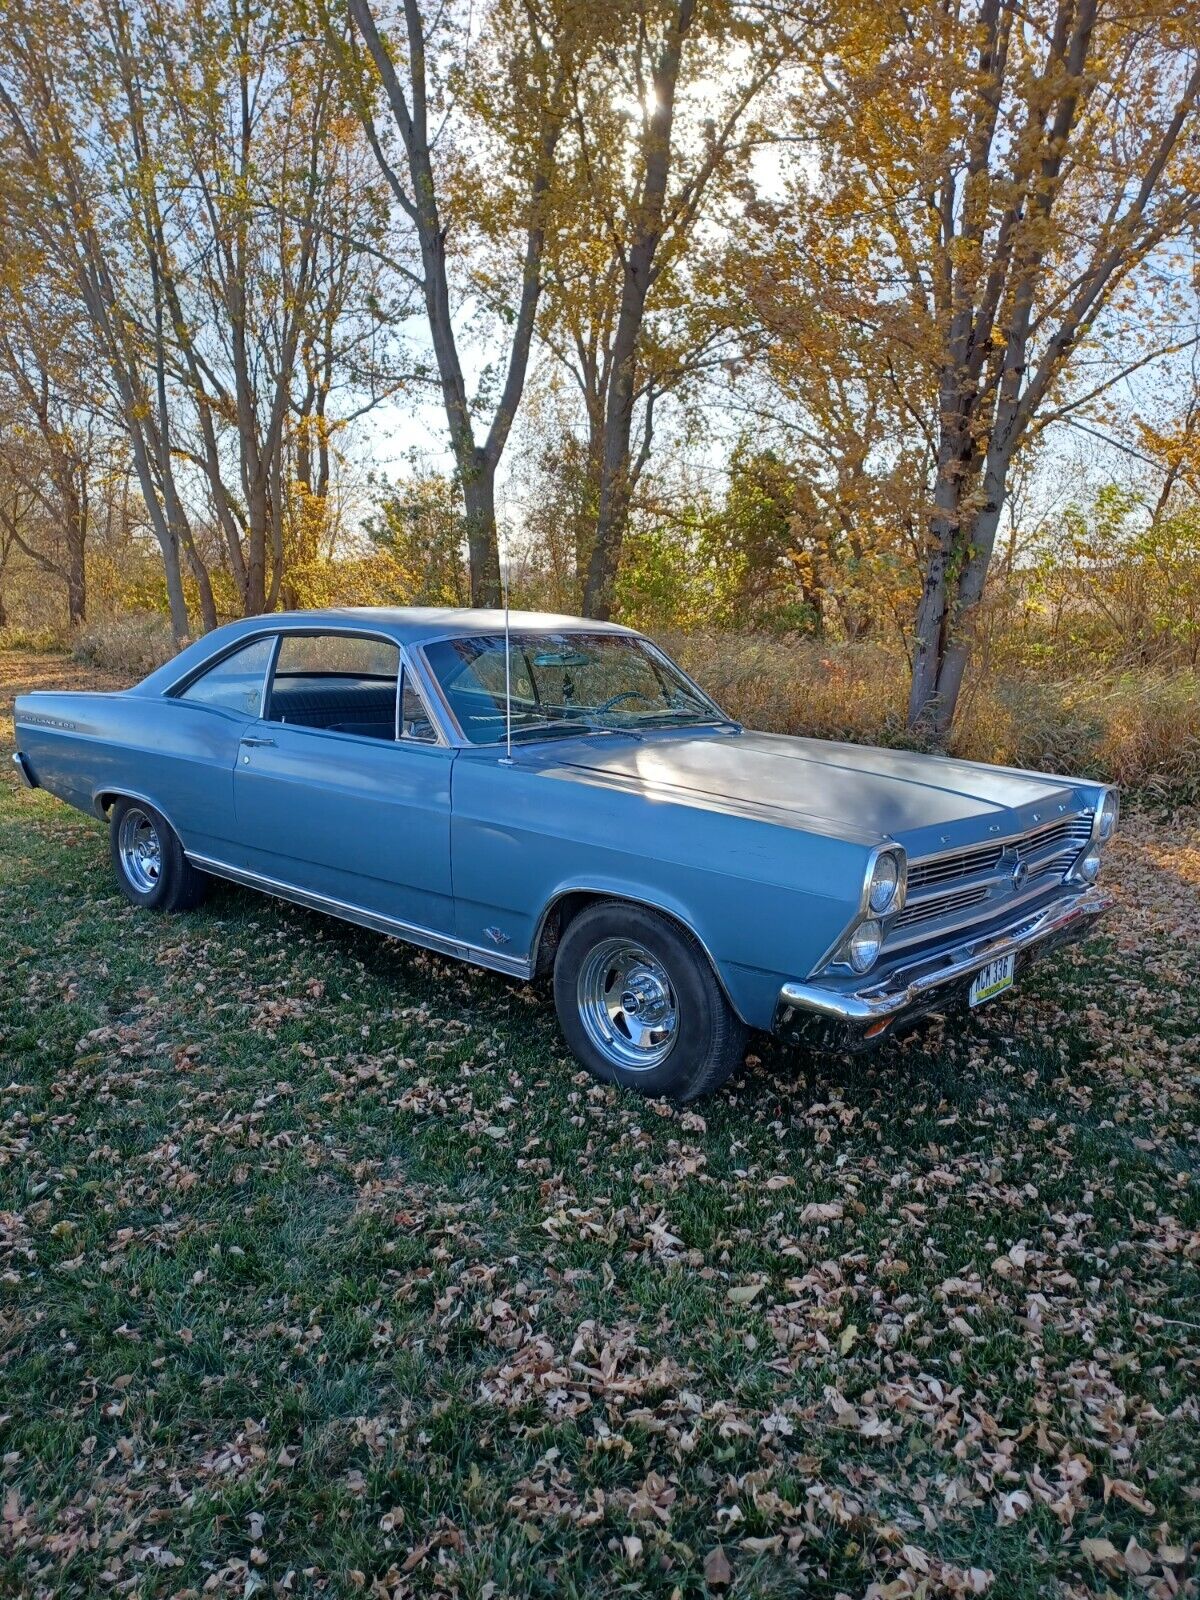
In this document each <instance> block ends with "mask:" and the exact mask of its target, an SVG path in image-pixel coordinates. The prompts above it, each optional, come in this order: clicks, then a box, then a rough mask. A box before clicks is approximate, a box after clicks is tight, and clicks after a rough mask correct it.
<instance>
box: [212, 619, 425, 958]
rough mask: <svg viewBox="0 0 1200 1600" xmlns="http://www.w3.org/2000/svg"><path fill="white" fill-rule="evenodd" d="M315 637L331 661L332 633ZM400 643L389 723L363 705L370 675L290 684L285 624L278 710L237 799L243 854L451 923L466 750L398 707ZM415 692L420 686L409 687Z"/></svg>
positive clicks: (249, 740) (290, 880) (336, 649)
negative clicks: (459, 783) (457, 805)
mask: <svg viewBox="0 0 1200 1600" xmlns="http://www.w3.org/2000/svg"><path fill="white" fill-rule="evenodd" d="M307 637H308V638H309V639H310V640H312V641H315V642H314V643H313V644H311V645H310V646H309V651H310V657H311V659H313V660H317V661H320V660H321V659H322V651H323V650H324V649H325V648H326V647H324V646H323V645H322V644H321V640H322V638H324V637H325V636H321V635H315V634H314V635H309V636H307ZM375 644H376V649H377V653H376V656H375V658H374V659H375V661H376V663H377V662H378V660H379V652H378V645H379V641H375ZM388 645H390V650H391V651H392V652H395V670H394V672H393V676H392V679H391V683H390V688H389V700H388V704H389V707H390V709H389V713H388V720H387V726H386V728H385V727H383V726H382V725H381V722H380V718H379V716H378V713H377V711H376V712H371V711H369V710H368V712H367V714H366V715H365V716H361V717H358V713H357V712H356V710H355V700H356V695H357V694H358V691H359V689H361V688H362V687H363V684H362V683H360V682H357V681H355V680H354V677H353V674H352V673H346V674H343V673H333V674H330V675H329V681H327V682H322V681H320V680H321V674H304V673H301V674H296V675H294V676H293V678H292V680H291V687H290V688H289V689H288V690H287V691H286V693H285V692H284V691H283V690H282V689H281V688H280V685H281V682H283V681H284V679H283V675H282V674H281V668H283V666H284V662H285V651H286V650H287V649H288V648H289V640H288V636H287V635H284V637H283V639H282V641H281V645H280V655H279V660H278V662H277V665H276V670H275V674H274V677H273V681H272V686H271V690H270V692H269V696H268V704H267V706H266V712H267V714H266V716H265V717H262V718H260V719H258V720H257V721H256V722H255V723H254V724H253V725H252V726H249V727H247V728H245V729H244V730H243V733H242V736H241V742H240V749H239V753H238V759H237V766H236V771H235V776H234V805H235V809H236V813H237V827H238V836H239V840H240V842H241V846H242V860H241V861H239V862H237V863H235V864H236V865H238V866H240V867H243V868H244V869H246V870H249V871H250V872H252V873H253V874H255V875H256V876H258V877H260V878H263V879H266V880H269V881H270V882H273V883H275V884H278V885H282V886H286V887H290V888H294V889H298V890H301V891H303V892H304V893H305V894H306V895H308V896H312V897H316V898H317V899H318V900H324V901H329V902H333V903H334V905H336V906H341V907H342V908H348V909H351V910H354V911H358V912H360V913H367V914H370V915H372V916H375V917H378V918H381V919H384V920H385V921H387V922H397V923H403V924H406V925H408V926H411V927H414V928H417V929H428V930H430V931H433V932H436V933H439V934H449V933H450V932H451V931H452V929H453V920H454V919H453V902H452V898H451V878H450V775H451V767H452V764H453V759H454V751H453V749H451V748H450V747H448V746H447V745H445V744H444V743H441V742H439V739H438V735H437V731H436V728H435V727H434V726H433V724H432V723H431V722H430V721H429V720H428V718H427V715H424V714H415V715H412V716H406V717H404V718H399V717H397V714H396V694H397V685H396V677H395V672H398V669H399V651H398V649H397V647H396V646H395V645H394V644H390V641H385V647H386V646H388ZM349 648H350V647H349V646H348V645H347V643H346V639H345V637H344V636H342V637H338V638H337V640H336V643H335V644H334V645H333V646H331V647H329V653H330V658H331V659H336V660H337V661H339V662H340V663H342V664H343V665H344V664H345V662H346V659H347V651H348V650H349ZM375 678H376V679H379V680H380V681H381V675H378V674H376V675H375ZM297 679H300V680H302V685H301V687H300V688H299V689H297V688H296V687H295V685H296V681H297ZM334 680H336V681H334ZM374 683H375V679H373V680H372V681H371V682H369V683H367V684H366V687H367V688H368V689H371V688H372V687H373V686H374ZM415 692H416V691H415V689H414V688H413V687H412V686H410V687H409V695H410V696H411V695H413V694H415ZM358 698H359V699H362V698H363V697H362V696H361V695H360V696H358ZM322 702H323V703H322ZM286 706H291V707H292V709H291V710H290V712H289V711H288V710H286V709H283V708H284V707H286ZM422 710H423V708H422ZM356 717H358V720H356ZM285 718H286V719H287V720H285ZM300 718H305V719H308V720H303V721H302V720H298V719H300ZM317 721H323V723H324V725H322V726H317V725H314V724H315V723H316V722H317ZM356 727H364V728H370V729H371V730H372V731H370V732H357V731H355V729H356ZM397 731H399V732H400V734H401V737H400V738H397V737H396V732H397ZM331 909H333V906H331Z"/></svg>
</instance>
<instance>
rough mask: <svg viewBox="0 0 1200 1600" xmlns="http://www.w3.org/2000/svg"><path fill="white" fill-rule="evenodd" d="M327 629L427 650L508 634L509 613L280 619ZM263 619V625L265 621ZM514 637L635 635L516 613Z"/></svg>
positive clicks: (336, 610)
mask: <svg viewBox="0 0 1200 1600" xmlns="http://www.w3.org/2000/svg"><path fill="white" fill-rule="evenodd" d="M284 619H286V620H287V621H288V622H289V623H297V622H298V623H301V624H302V625H315V626H321V625H322V624H325V623H329V624H340V625H341V626H343V627H360V628H361V627H364V626H366V627H372V628H383V629H385V630H386V631H387V632H388V633H390V634H392V635H393V636H394V637H395V638H397V639H399V640H400V642H401V643H402V644H427V643H429V642H430V641H431V640H433V639H445V638H462V637H465V636H468V635H473V634H489V633H503V632H504V612H503V611H489V610H483V609H476V608H473V607H467V606H336V607H331V608H329V609H328V610H326V611H286V612H281V613H280V614H279V617H278V619H276V618H272V619H270V620H272V621H274V620H279V621H282V620H284ZM262 620H263V619H262V618H259V621H262ZM508 624H509V627H510V629H512V631H513V632H520V633H562V632H577V631H579V630H581V629H585V630H586V631H587V632H589V633H619V634H629V633H632V632H633V631H634V630H633V629H632V628H624V627H622V626H621V625H620V623H617V622H596V621H594V620H592V619H590V618H588V617H569V616H559V615H557V614H556V613H554V612H552V611H510V612H509V613H508Z"/></svg>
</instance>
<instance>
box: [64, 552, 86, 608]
mask: <svg viewBox="0 0 1200 1600" xmlns="http://www.w3.org/2000/svg"><path fill="white" fill-rule="evenodd" d="M69 561H70V565H69V567H68V569H67V619H68V621H69V623H70V625H71V627H72V628H77V627H79V625H80V624H81V623H83V622H86V621H87V577H86V574H85V572H84V564H83V545H82V543H77V542H76V541H75V540H72V541H71V548H70V557H69Z"/></svg>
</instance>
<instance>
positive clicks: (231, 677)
mask: <svg viewBox="0 0 1200 1600" xmlns="http://www.w3.org/2000/svg"><path fill="white" fill-rule="evenodd" d="M505 621H506V619H505V618H504V616H503V615H502V614H498V613H491V612H472V611H450V610H447V611H441V610H333V611H319V612H318V611H314V612H306V613H305V612H302V613H294V614H287V615H277V616H269V617H256V618H252V619H249V620H246V621H243V622H236V623H232V624H230V625H229V626H227V627H223V628H218V629H217V630H216V631H215V632H214V633H211V634H209V635H208V636H207V637H206V638H204V639H202V640H201V641H200V642H199V643H197V644H193V645H191V646H190V647H189V648H188V649H186V650H184V651H183V652H182V654H180V655H179V656H178V657H177V658H176V659H175V660H173V661H171V662H170V663H169V664H168V665H167V666H164V667H162V668H160V669H159V670H158V671H157V672H153V673H151V675H150V676H149V677H148V678H146V679H145V681H144V682H142V683H140V684H138V685H137V686H136V687H135V688H133V689H129V690H127V691H125V692H123V693H119V694H83V693H76V694H55V693H49V694H45V693H44V694H28V695H23V696H21V697H20V698H19V699H18V700H17V703H16V713H15V720H16V733H17V746H18V750H17V755H16V757H15V759H16V762H17V765H18V767H19V768H20V772H21V775H22V777H23V779H24V780H25V782H27V783H29V784H30V785H34V786H39V787H41V788H44V789H48V790H50V791H51V792H52V793H54V794H56V795H58V796H60V797H61V798H62V799H63V800H66V801H68V802H69V803H70V804H71V805H74V806H78V807H79V808H80V809H81V810H84V811H89V812H93V813H95V814H96V815H98V816H100V817H105V818H107V819H108V824H109V833H110V836H111V847H112V859H113V866H114V868H115V871H116V875H117V880H118V882H119V884H120V886H121V889H122V891H123V892H124V894H125V895H126V896H127V898H128V899H129V900H131V901H133V902H134V904H135V905H139V906H146V907H149V908H152V909H155V910H163V911H175V910H183V909H185V908H186V907H190V906H194V905H196V904H197V903H198V901H199V900H200V899H201V897H202V896H203V894H204V891H205V888H206V886H207V884H208V883H209V881H210V878H211V877H212V876H216V877H221V878H229V879H232V880H233V881H234V882H235V883H239V884H244V885H248V886H249V887H251V888H255V889H261V890H265V891H266V892H267V893H268V894H273V895H279V896H282V897H283V898H284V899H287V900H292V901H296V902H298V903H299V904H300V905H303V906H308V907H311V908H315V909H316V910H319V911H325V912H329V913H331V914H332V915H334V916H337V917H343V918H346V919H347V920H349V921H351V922H356V923H361V924H363V925H365V926H366V927H368V928H374V929H377V930H378V931H380V932H381V933H385V934H392V935H395V936H396V937H398V938H401V939H406V940H409V941H411V942H413V943H415V944H419V945H424V946H426V947H428V948H430V949H433V950H436V951H440V952H442V953H443V954H446V955H451V956H457V957H460V958H461V959H462V960H464V961H471V962H475V963H477V964H478V965H480V966H484V967H491V968H493V969H495V970H496V971H498V972H502V973H507V974H509V975H510V976H512V977H515V978H522V979H530V978H533V977H535V976H537V975H539V974H542V973H545V974H551V973H552V974H553V983H554V998H555V1004H556V1006H557V1009H558V1015H559V1018H560V1021H561V1024H562V1029H563V1032H564V1034H565V1035H566V1039H567V1042H568V1044H569V1045H570V1047H571V1049H572V1051H573V1052H574V1053H575V1055H576V1056H577V1057H578V1059H579V1060H580V1061H581V1062H582V1063H583V1064H584V1066H586V1067H587V1068H588V1069H589V1071H591V1072H593V1073H595V1074H596V1075H597V1076H598V1077H601V1078H604V1079H607V1080H610V1081H613V1082H617V1083H622V1084H626V1085H629V1086H631V1087H633V1088H637V1089H641V1090H644V1091H646V1092H648V1093H652V1094H669V1095H673V1096H675V1097H677V1098H680V1099H690V1098H692V1097H693V1096H695V1095H699V1094H703V1093H705V1092H707V1091H709V1090H711V1089H713V1088H715V1087H716V1086H717V1085H718V1084H719V1083H721V1082H722V1081H723V1080H724V1079H725V1078H726V1077H727V1076H728V1074H729V1073H730V1072H731V1071H732V1070H733V1069H734V1067H735V1066H736V1065H737V1063H738V1062H739V1061H740V1060H741V1058H742V1054H743V1050H744V1046H745V1040H746V1035H747V1030H748V1029H751V1028H757V1029H764V1030H771V1031H774V1032H776V1033H778V1034H781V1035H782V1036H784V1037H785V1038H787V1039H789V1040H794V1041H797V1042H800V1041H811V1042H814V1043H817V1044H824V1045H827V1046H832V1047H836V1048H856V1047H860V1046H862V1045H865V1044H869V1043H872V1042H874V1041H877V1040H879V1039H881V1038H883V1037H885V1036H886V1035H887V1034H888V1033H889V1032H892V1031H895V1030H898V1029H900V1028H902V1027H904V1026H906V1025H907V1024H908V1023H910V1022H911V1021H912V1020H913V1019H915V1018H917V1017H920V1016H922V1015H924V1014H926V1013H928V1012H930V1011H945V1010H947V1009H948V1008H951V1007H956V1006H973V1005H979V1004H982V1003H983V1002H985V1001H990V1000H992V999H993V998H994V997H995V996H997V995H999V994H1001V993H1003V992H1004V991H1005V990H1008V989H1010V988H1012V986H1013V984H1014V983H1015V982H1016V981H1017V980H1019V978H1020V976H1021V972H1022V969H1023V967H1024V965H1025V964H1026V963H1027V962H1028V961H1029V960H1030V959H1031V958H1033V957H1034V956H1035V955H1038V954H1040V953H1043V952H1045V951H1046V950H1047V949H1049V948H1050V947H1051V946H1053V945H1055V944H1057V943H1060V942H1062V941H1063V940H1066V939H1070V938H1073V937H1076V936H1078V935H1080V934H1081V933H1083V932H1085V931H1086V930H1087V929H1089V928H1090V927H1091V926H1092V925H1093V923H1094V919H1095V918H1096V916H1097V915H1098V914H1099V913H1100V912H1102V911H1103V910H1105V909H1106V907H1107V905H1108V904H1109V900H1108V898H1107V896H1105V895H1104V894H1102V893H1101V891H1100V890H1099V889H1098V888H1097V887H1096V879H1097V876H1098V874H1099V872H1100V868H1101V861H1102V857H1103V854H1104V849H1105V846H1106V844H1107V843H1108V840H1109V839H1110V838H1111V836H1112V833H1113V829H1114V827H1115V826H1116V820H1117V796H1116V794H1115V792H1114V791H1113V790H1112V789H1109V788H1106V787H1104V786H1103V785H1100V784H1096V783H1086V782H1082V781H1080V780H1078V779H1074V778H1054V777H1044V776H1042V775H1040V774H1037V773H1032V772H1018V771H1012V770H1008V769H1005V768H999V767H989V766H979V765H973V764H971V763H968V762H963V761H955V760H947V759H943V758H937V757H931V756H926V755H918V754H913V753H910V752H903V751H895V750H877V749H868V748H861V747H858V746H853V745H845V744H830V743H824V742H821V741H818V740H813V739H802V738H784V737H780V736H776V735H771V734H764V733H752V732H748V731H747V730H746V729H745V728H743V727H741V726H739V725H738V724H737V723H736V722H733V721H731V720H730V718H728V717H727V716H725V715H724V714H723V713H722V711H721V710H720V708H719V707H718V706H717V705H716V704H714V702H713V701H712V700H711V699H710V698H709V697H708V695H706V694H705V693H704V692H703V690H702V689H700V688H699V687H697V685H696V684H695V683H693V682H692V681H691V680H690V679H689V678H687V677H686V676H685V675H684V674H683V673H682V672H681V671H680V670H679V668H678V667H676V666H675V665H674V664H673V663H672V662H671V661H670V660H668V658H667V657H666V656H665V655H664V654H663V653H662V652H661V651H660V650H659V649H657V648H656V647H655V646H654V645H653V644H651V643H650V642H649V641H648V640H646V639H644V638H642V637H641V636H639V635H638V634H637V633H634V632H632V631H631V630H630V629H628V628H622V627H617V626H614V625H611V624H602V623H597V622H586V621H581V620H576V619H572V618H565V617H547V616H535V615H530V614H522V613H514V614H513V615H512V617H511V619H509V622H510V632H509V633H508V635H507V645H506V633H505Z"/></svg>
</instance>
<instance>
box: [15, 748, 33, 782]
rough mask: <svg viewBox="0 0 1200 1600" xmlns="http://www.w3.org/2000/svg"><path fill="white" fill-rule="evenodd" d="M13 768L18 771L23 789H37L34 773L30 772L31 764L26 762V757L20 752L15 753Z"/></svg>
mask: <svg viewBox="0 0 1200 1600" xmlns="http://www.w3.org/2000/svg"><path fill="white" fill-rule="evenodd" d="M13 766H14V767H16V769H17V777H18V778H20V780H21V786H22V788H25V789H36V788H37V783H36V782H35V780H34V776H33V773H32V772H30V770H29V763H28V762H27V761H26V760H25V757H24V756H23V755H22V754H21V752H20V751H19V750H14V751H13Z"/></svg>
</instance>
